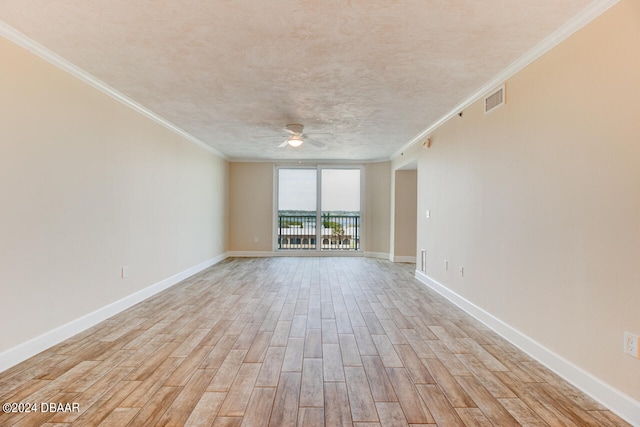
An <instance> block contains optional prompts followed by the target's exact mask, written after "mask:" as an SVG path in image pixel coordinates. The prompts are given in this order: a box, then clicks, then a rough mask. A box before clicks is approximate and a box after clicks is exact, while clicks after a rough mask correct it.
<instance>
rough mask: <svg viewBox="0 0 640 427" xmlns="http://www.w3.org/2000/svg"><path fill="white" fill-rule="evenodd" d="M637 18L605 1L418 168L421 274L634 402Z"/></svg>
mask: <svg viewBox="0 0 640 427" xmlns="http://www.w3.org/2000/svg"><path fill="white" fill-rule="evenodd" d="M639 16H640V2H637V1H632V0H624V1H621V2H620V3H618V5H616V6H614V7H613V8H612V9H610V10H609V11H607V12H605V13H604V14H603V15H602V16H600V17H599V18H597V19H596V20H595V21H593V22H592V23H590V24H589V25H587V26H586V27H585V28H583V29H582V30H580V31H579V32H577V33H576V34H574V35H573V36H572V37H570V38H569V39H567V40H566V41H565V42H563V43H562V44H561V45H559V46H558V47H556V48H555V49H553V50H552V51H550V52H549V53H547V54H546V55H544V56H543V57H541V58H540V59H538V60H537V61H535V62H534V63H533V64H531V65H530V66H528V67H527V68H525V69H524V70H523V71H521V72H520V73H518V74H517V75H516V76H515V77H513V78H512V79H510V80H509V81H507V83H506V84H507V86H506V99H507V104H506V105H505V106H503V107H501V108H499V109H498V110H495V111H494V112H492V113H490V114H488V115H483V113H482V106H481V103H480V102H477V103H475V104H473V105H472V106H470V107H469V108H468V109H466V110H465V111H464V115H463V117H462V118H459V117H455V118H453V119H451V120H450V121H449V122H448V123H446V124H445V125H444V126H442V127H441V128H439V129H438V130H437V131H436V132H434V133H433V135H432V140H433V145H432V147H431V148H430V149H429V150H423V151H422V152H421V153H420V157H419V166H418V167H419V174H418V175H419V184H418V188H419V202H418V212H424V210H425V209H427V208H428V209H430V210H431V218H430V219H429V220H427V219H426V218H424V216H423V215H418V246H419V247H424V248H426V249H427V256H428V268H427V274H428V275H429V276H430V277H432V278H434V279H435V280H437V281H439V282H440V283H442V284H444V285H446V286H447V287H449V288H450V289H452V290H453V291H455V292H456V293H458V294H460V295H462V296H463V297H464V298H466V299H468V300H470V301H471V302H473V303H475V304H476V305H478V306H480V307H481V308H483V309H485V310H487V311H488V312H489V313H491V314H493V315H494V316H496V317H497V318H499V319H501V320H503V321H505V322H507V323H508V324H509V325H511V326H513V327H514V328H516V329H518V330H520V331H521V332H523V333H524V334H526V335H528V336H529V337H530V338H532V339H533V340H535V341H537V342H538V343H540V344H541V345H542V346H544V347H546V348H548V349H549V350H551V351H553V352H555V353H557V354H558V355H560V356H561V357H563V358H565V359H567V360H568V361H570V362H571V363H573V364H575V365H577V366H579V367H581V368H583V369H585V370H586V371H588V372H589V373H591V374H593V375H595V376H596V377H597V378H599V379H601V380H604V381H605V382H606V383H608V384H611V385H613V386H614V387H615V388H617V389H618V390H621V391H622V392H624V393H626V394H628V395H629V396H631V397H633V398H635V399H636V400H640V380H639V379H640V360H637V359H633V358H631V357H629V356H627V355H625V354H623V351H622V338H623V332H624V331H631V332H633V333H636V334H639V333H640V270H639V269H638V268H637V263H638V260H640V244H639V242H640V139H639V138H640V137H639V135H640V127H639V126H638V120H639V119H638V118H639V117H640V99H639V97H638V95H640V79H639V78H638V76H640V54H639V52H640V51H639V50H638V40H640V20H639V19H638V17H639ZM445 259H446V260H449V263H450V266H451V268H450V269H449V270H448V271H445V270H444V264H443V261H444V260H445ZM458 266H464V269H465V270H464V271H465V274H464V277H460V275H459V274H458V271H457V269H458Z"/></svg>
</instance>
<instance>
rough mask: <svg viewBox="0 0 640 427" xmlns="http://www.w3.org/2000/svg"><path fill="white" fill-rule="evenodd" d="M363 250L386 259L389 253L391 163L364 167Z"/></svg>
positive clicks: (370, 164) (371, 164)
mask: <svg viewBox="0 0 640 427" xmlns="http://www.w3.org/2000/svg"><path fill="white" fill-rule="evenodd" d="M364 176H365V196H364V199H365V200H364V203H365V209H366V210H365V215H366V216H365V219H364V233H365V234H364V237H363V238H364V250H365V252H369V253H371V254H376V255H379V256H382V257H388V256H389V253H390V252H391V234H390V224H391V163H390V162H380V163H369V164H367V165H365V170H364Z"/></svg>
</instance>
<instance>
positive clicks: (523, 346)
mask: <svg viewBox="0 0 640 427" xmlns="http://www.w3.org/2000/svg"><path fill="white" fill-rule="evenodd" d="M415 277H416V279H418V280H419V281H420V282H422V283H424V284H425V285H427V286H428V287H429V288H431V289H433V290H434V291H436V292H438V293H439V294H440V295H442V296H444V297H445V298H447V299H448V300H449V301H451V302H452V303H454V304H455V305H457V306H458V307H460V308H461V309H463V310H464V311H466V312H467V313H469V314H470V315H472V316H473V317H475V318H476V319H478V320H479V321H480V322H482V323H484V324H485V325H486V326H488V327H489V328H491V329H492V330H493V331H495V332H496V333H497V334H499V335H500V336H502V337H503V338H505V339H506V340H507V341H509V342H510V343H511V344H513V345H515V346H516V347H518V348H519V349H520V350H522V351H524V352H525V353H527V354H528V355H530V356H531V357H533V358H534V359H536V360H537V361H539V362H540V363H542V364H543V365H545V366H546V367H547V368H549V369H551V370H552V371H554V372H555V373H556V374H558V375H560V376H561V377H562V378H564V379H565V380H567V381H568V382H570V383H571V384H573V385H574V386H576V387H578V388H579V389H580V390H582V391H583V392H585V393H586V394H588V395H589V396H591V397H592V398H593V399H594V400H596V401H598V402H600V403H601V404H602V405H604V406H606V407H607V408H609V409H610V410H611V411H613V412H615V413H616V414H617V415H618V416H620V417H621V418H623V419H624V420H626V421H627V422H628V423H630V424H631V425H634V426H640V402H638V401H637V400H635V399H633V398H632V397H630V396H628V395H626V394H625V393H622V392H621V391H620V390H617V389H615V388H613V387H612V386H610V385H609V384H607V383H605V382H604V381H602V380H600V379H599V378H596V377H595V376H593V375H592V374H590V373H589V372H587V371H585V370H584V369H582V368H580V367H578V366H576V365H574V364H573V363H571V362H570V361H568V360H566V359H564V358H563V357H562V356H559V355H557V354H555V353H554V352H552V351H551V350H549V349H548V348H546V347H544V346H543V345H542V344H540V343H538V342H536V341H535V340H533V339H531V338H529V337H528V336H526V335H524V334H523V333H522V332H520V331H518V330H517V329H515V328H513V327H512V326H510V325H508V324H507V323H505V322H503V321H502V320H500V319H498V318H497V317H495V316H493V315H492V314H491V313H489V312H487V311H485V310H483V309H482V308H480V307H478V306H477V305H475V304H473V303H472V302H470V301H468V300H467V299H465V298H464V297H462V296H460V295H458V294H457V293H455V292H453V291H452V290H451V289H449V288H447V287H446V286H444V285H443V284H441V283H439V282H437V281H436V280H434V279H432V278H431V277H429V276H427V275H426V274H424V273H423V272H421V271H418V270H416V273H415Z"/></svg>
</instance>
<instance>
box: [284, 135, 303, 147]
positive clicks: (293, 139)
mask: <svg viewBox="0 0 640 427" xmlns="http://www.w3.org/2000/svg"><path fill="white" fill-rule="evenodd" d="M302 142H303V141H302V139H300V138H296V137H295V136H292V137H291V138H289V140H288V141H287V143H288V144H289V145H290V146H292V147H299V146H301V145H302Z"/></svg>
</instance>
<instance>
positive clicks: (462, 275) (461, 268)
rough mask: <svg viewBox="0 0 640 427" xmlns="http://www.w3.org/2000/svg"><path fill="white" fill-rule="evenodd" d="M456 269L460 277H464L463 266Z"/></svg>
mask: <svg viewBox="0 0 640 427" xmlns="http://www.w3.org/2000/svg"><path fill="white" fill-rule="evenodd" d="M458 271H459V272H460V277H464V267H460V269H459V270H458Z"/></svg>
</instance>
